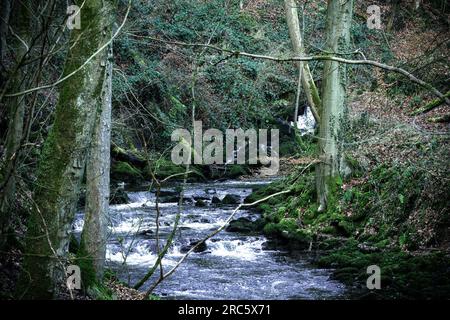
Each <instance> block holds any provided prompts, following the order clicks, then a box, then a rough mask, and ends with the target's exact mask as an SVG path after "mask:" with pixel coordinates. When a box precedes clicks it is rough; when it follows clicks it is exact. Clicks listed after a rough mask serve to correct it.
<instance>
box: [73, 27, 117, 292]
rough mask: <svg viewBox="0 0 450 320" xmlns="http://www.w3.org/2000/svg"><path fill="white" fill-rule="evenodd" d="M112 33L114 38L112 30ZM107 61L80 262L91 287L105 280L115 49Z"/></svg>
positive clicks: (88, 177) (88, 167) (88, 178)
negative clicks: (113, 57)
mask: <svg viewBox="0 0 450 320" xmlns="http://www.w3.org/2000/svg"><path fill="white" fill-rule="evenodd" d="M108 33H109V34H110V35H111V36H112V32H111V30H109V31H108ZM109 53H110V54H109V57H108V59H107V60H106V72H105V79H104V82H103V90H102V104H101V113H100V117H99V118H98V121H97V123H96V125H95V133H94V139H93V141H92V144H91V149H90V152H89V157H88V160H87V165H86V210H85V215H84V227H83V232H82V234H81V243H80V250H79V253H78V261H79V265H80V268H81V274H82V278H83V285H84V286H85V288H88V289H89V288H90V287H91V286H93V285H95V284H96V283H99V282H101V280H102V278H103V269H104V264H105V255H106V241H107V238H106V237H107V222H108V210H109V174H110V158H111V156H110V145H111V96H112V71H113V70H112V69H113V61H112V46H110V50H109Z"/></svg>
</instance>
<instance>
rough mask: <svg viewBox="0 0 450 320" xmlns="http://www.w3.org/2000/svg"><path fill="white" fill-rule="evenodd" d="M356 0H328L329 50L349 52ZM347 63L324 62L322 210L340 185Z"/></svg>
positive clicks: (319, 174) (319, 172)
mask: <svg viewBox="0 0 450 320" xmlns="http://www.w3.org/2000/svg"><path fill="white" fill-rule="evenodd" d="M352 14H353V0H347V1H342V0H328V7H327V18H326V28H325V50H326V51H328V52H332V53H333V54H335V55H336V54H338V53H339V52H348V51H349V50H348V49H349V46H350V27H351V22H352ZM346 69H347V67H346V65H345V64H343V63H339V62H337V61H331V60H327V61H325V63H324V70H323V74H324V76H323V84H322V109H321V115H320V127H319V160H320V163H319V164H318V165H317V167H316V184H317V198H318V202H319V211H323V210H325V209H326V207H327V203H328V202H329V201H330V199H331V194H332V193H333V191H334V190H335V188H336V181H337V179H338V178H339V170H340V166H341V167H342V166H343V165H344V164H343V162H342V161H341V159H342V150H341V149H342V145H341V144H340V137H341V134H342V132H341V124H342V121H343V119H344V114H345V92H346V84H347V74H346Z"/></svg>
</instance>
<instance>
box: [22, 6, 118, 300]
mask: <svg viewBox="0 0 450 320" xmlns="http://www.w3.org/2000/svg"><path fill="white" fill-rule="evenodd" d="M111 3H112V0H108V1H105V0H91V1H86V2H84V5H83V6H82V9H81V16H82V24H81V29H80V30H77V29H74V30H73V31H72V34H71V43H73V46H72V47H71V49H70V50H69V53H68V57H67V59H66V64H65V68H64V75H67V74H69V73H71V72H73V71H74V70H76V69H78V68H79V66H81V65H82V64H83V63H84V62H85V61H86V60H87V59H88V58H89V57H90V56H91V55H92V54H93V53H94V52H95V51H97V50H98V48H99V47H100V46H102V45H103V44H104V43H106V42H107V41H108V40H109V39H110V34H109V33H108V32H106V30H109V28H110V27H111V24H112V19H111V11H110V8H111ZM105 55H107V50H104V51H102V52H101V53H100V54H98V55H97V56H96V57H95V58H93V59H92V60H91V61H90V62H89V63H88V64H87V65H86V66H85V67H84V68H83V69H82V70H81V71H79V72H77V73H76V74H75V75H74V76H72V77H70V78H68V79H67V80H66V81H65V82H63V83H62V84H61V89H60V93H59V100H58V104H57V107H56V111H55V120H54V124H53V127H52V130H51V132H50V134H49V136H48V137H47V139H46V141H45V144H44V147H43V150H42V155H41V159H40V162H39V166H38V173H37V181H36V189H35V194H34V200H35V205H34V209H33V211H32V213H31V216H30V219H29V226H28V232H27V239H26V248H27V251H26V252H25V259H24V264H23V266H24V272H23V273H22V275H21V278H20V281H19V286H18V294H19V296H20V297H26V298H30V299H43V298H52V297H53V296H54V295H55V292H56V290H57V289H61V288H62V286H59V285H61V282H64V281H63V276H64V273H65V272H64V269H65V263H66V260H65V259H66V253H67V248H68V243H69V236H70V231H71V224H72V221H73V218H74V212H75V206H76V202H77V199H78V195H79V190H80V184H81V180H82V177H83V174H84V169H85V165H86V155H87V152H88V149H89V145H90V143H91V140H92V136H93V133H94V128H95V123H96V121H97V116H98V113H99V112H98V109H99V107H100V106H101V100H102V99H101V96H102V89H103V82H104V80H105V73H106V66H105V64H104V61H105Z"/></svg>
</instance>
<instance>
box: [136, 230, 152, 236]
mask: <svg viewBox="0 0 450 320" xmlns="http://www.w3.org/2000/svg"><path fill="white" fill-rule="evenodd" d="M153 233H154V232H153V230H150V229H146V230H142V231H139V232H138V235H139V236H151V235H153Z"/></svg>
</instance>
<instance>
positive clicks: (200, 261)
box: [74, 179, 346, 299]
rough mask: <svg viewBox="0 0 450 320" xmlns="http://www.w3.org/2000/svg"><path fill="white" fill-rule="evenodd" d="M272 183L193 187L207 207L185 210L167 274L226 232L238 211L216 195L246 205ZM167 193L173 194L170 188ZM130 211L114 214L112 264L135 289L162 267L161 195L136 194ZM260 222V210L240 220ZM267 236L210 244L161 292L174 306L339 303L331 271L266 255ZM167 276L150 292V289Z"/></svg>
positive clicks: (166, 211) (340, 291)
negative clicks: (194, 302)
mask: <svg viewBox="0 0 450 320" xmlns="http://www.w3.org/2000/svg"><path fill="white" fill-rule="evenodd" d="M268 182H269V180H267V179H265V180H249V181H233V180H230V181H225V182H217V183H216V182H214V183H204V184H200V183H190V184H187V187H186V189H185V192H184V196H185V197H186V198H188V200H189V199H193V198H197V199H199V198H200V199H203V201H204V202H205V203H206V204H207V206H205V207H197V206H195V205H194V203H193V202H188V203H185V204H184V205H183V212H182V215H181V220H180V228H179V231H178V232H177V234H176V237H175V242H174V245H173V246H172V248H171V249H170V250H169V252H168V254H167V255H166V257H165V258H164V259H163V268H164V271H165V272H167V271H168V270H170V269H171V268H172V267H173V266H174V265H175V264H176V263H177V261H178V260H179V259H180V258H181V257H182V256H183V253H182V251H183V249H184V248H183V246H186V245H188V244H189V243H190V242H191V241H196V240H200V239H202V238H204V237H205V236H206V235H207V234H209V233H210V232H211V231H213V230H215V229H217V228H218V227H220V226H221V225H222V224H223V223H224V222H225V220H226V219H227V217H228V216H229V215H230V214H231V213H232V211H233V209H234V207H235V205H233V206H223V205H214V204H211V202H210V200H211V198H212V197H213V196H216V197H218V198H220V199H222V198H223V197H224V196H225V195H227V194H232V195H237V196H239V198H240V199H241V201H243V199H244V198H245V197H246V196H248V195H249V194H250V193H251V192H252V188H254V187H255V186H256V185H260V184H265V183H268ZM166 190H169V191H170V190H173V188H172V189H170V188H169V189H166ZM129 197H130V199H131V201H132V202H131V203H130V204H126V205H112V206H111V207H110V228H109V232H110V234H109V238H108V239H109V240H108V244H107V263H108V265H109V266H110V267H111V268H112V269H114V270H115V271H117V272H118V274H119V277H120V279H121V280H122V281H124V282H127V283H130V284H132V285H133V284H135V283H136V282H137V281H138V280H139V279H141V278H142V276H143V275H145V273H146V272H147V270H148V269H149V268H151V266H152V265H153V264H154V262H155V260H156V257H157V255H156V252H157V250H156V239H155V230H156V223H155V218H156V210H155V195H154V193H150V192H147V191H138V192H129ZM160 209H161V217H160V222H159V224H160V234H161V239H162V242H164V239H165V238H167V236H168V235H169V234H170V232H171V230H172V227H173V224H174V220H175V216H176V214H177V210H178V209H177V203H162V204H160ZM239 217H247V218H249V219H251V220H256V219H258V217H259V214H258V213H257V212H255V211H253V210H240V211H238V213H237V215H236V217H235V218H239ZM82 225H83V219H82V214H81V213H80V214H78V215H77V219H76V221H75V225H74V229H75V232H76V233H79V232H80V231H81V229H82ZM266 241H267V239H266V238H265V237H264V236H263V235H252V236H247V235H242V234H238V233H232V232H227V231H222V232H220V233H219V234H217V235H216V236H215V237H213V238H212V239H210V240H208V241H207V242H206V245H207V247H206V250H205V251H203V252H198V253H192V254H191V255H190V256H189V257H188V258H187V259H186V260H185V261H184V262H183V263H182V264H181V265H180V267H179V268H178V269H177V270H176V271H175V273H174V274H172V275H171V276H170V277H169V278H167V279H166V280H164V281H163V282H162V283H161V284H160V285H159V286H158V287H157V288H156V290H155V292H154V293H156V294H158V295H160V296H162V297H164V298H167V299H339V298H343V297H344V295H345V291H346V290H345V287H344V286H343V285H342V284H340V283H339V282H336V281H333V280H330V278H329V275H330V272H329V270H322V269H317V268H313V267H312V266H311V264H310V263H309V260H310V259H309V258H308V255H307V254H305V253H303V254H299V253H297V254H295V253H292V252H287V251H283V250H266V246H265V245H264V244H265V242H266ZM158 275H159V272H155V275H154V277H153V278H152V279H151V280H150V281H149V282H148V283H147V284H146V286H144V287H142V289H143V290H145V289H146V288H148V287H149V285H150V283H152V282H153V281H154V280H155V277H156V276H158Z"/></svg>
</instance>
